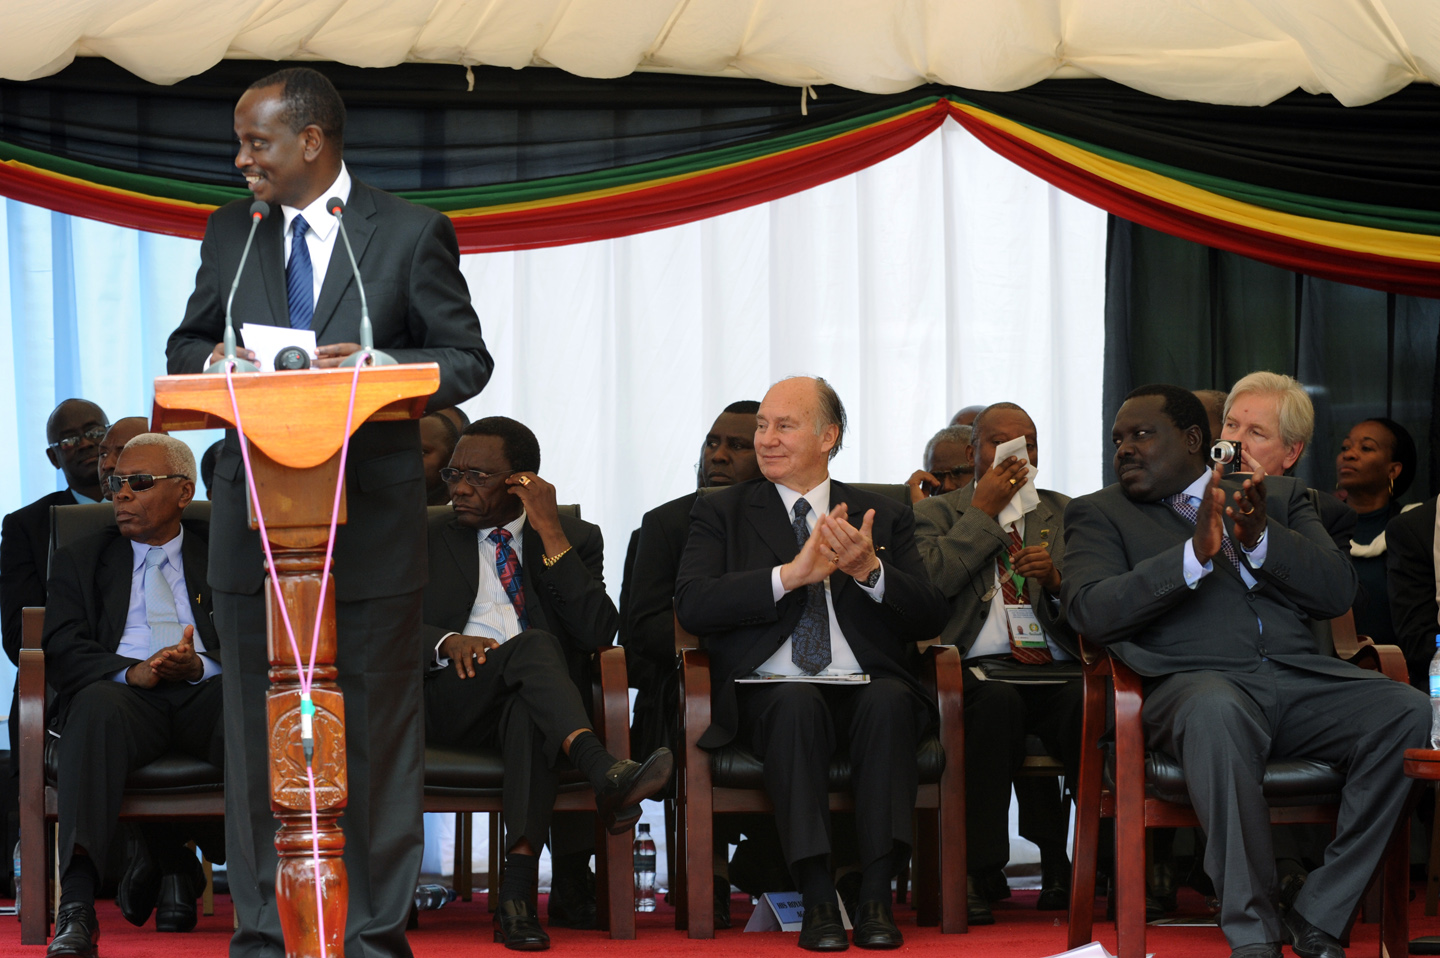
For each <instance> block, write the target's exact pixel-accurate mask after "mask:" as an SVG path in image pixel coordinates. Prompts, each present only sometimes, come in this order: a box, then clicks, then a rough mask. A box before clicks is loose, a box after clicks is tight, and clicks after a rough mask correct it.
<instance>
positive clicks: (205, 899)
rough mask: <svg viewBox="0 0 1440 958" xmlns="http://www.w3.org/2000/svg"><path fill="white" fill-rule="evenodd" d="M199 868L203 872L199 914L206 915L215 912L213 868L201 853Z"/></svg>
mask: <svg viewBox="0 0 1440 958" xmlns="http://www.w3.org/2000/svg"><path fill="white" fill-rule="evenodd" d="M191 844H194V843H193V842H192V843H191ZM200 870H201V871H202V872H204V873H205V890H204V891H202V892H201V893H200V914H202V915H205V916H207V917H208V916H210V915H213V914H215V868H214V866H212V865H211V864H210V860H209V859H208V858H206V857H205V856H204V855H203V854H202V855H201V856H200Z"/></svg>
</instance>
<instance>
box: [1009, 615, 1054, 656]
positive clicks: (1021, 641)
mask: <svg viewBox="0 0 1440 958" xmlns="http://www.w3.org/2000/svg"><path fill="white" fill-rule="evenodd" d="M1005 624H1006V626H1007V627H1008V628H1009V629H1010V641H1011V642H1012V643H1014V644H1015V645H1017V646H1019V647H1020V648H1022V649H1043V648H1046V645H1045V630H1044V629H1042V628H1040V620H1039V619H1037V618H1036V617H1035V610H1034V609H1032V608H1030V606H1028V605H1007V606H1005Z"/></svg>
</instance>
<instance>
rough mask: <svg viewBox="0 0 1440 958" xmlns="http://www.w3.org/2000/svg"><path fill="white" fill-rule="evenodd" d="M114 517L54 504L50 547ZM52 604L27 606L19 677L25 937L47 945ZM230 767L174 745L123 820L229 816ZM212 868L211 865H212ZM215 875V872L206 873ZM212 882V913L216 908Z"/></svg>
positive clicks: (133, 782)
mask: <svg viewBox="0 0 1440 958" xmlns="http://www.w3.org/2000/svg"><path fill="white" fill-rule="evenodd" d="M185 518H186V519H194V520H200V521H203V522H207V523H208V522H209V521H210V503H209V502H206V501H201V500H197V501H195V502H192V503H190V505H189V506H187V507H186V509H185ZM114 524H115V510H114V507H113V506H111V505H110V504H109V503H97V504H95V505H77V506H54V507H52V508H51V510H50V552H51V553H52V554H53V553H54V551H55V550H56V549H57V548H60V547H61V546H64V545H66V544H68V543H70V542H74V541H75V540H77V539H80V538H82V537H83V536H86V535H90V534H93V533H95V532H98V531H100V530H101V529H102V528H104V527H105V526H107V525H114ZM44 626H45V610H44V609H43V608H28V609H25V610H24V611H23V613H22V635H21V645H20V677H19V682H18V690H17V695H18V697H19V708H18V709H17V714H18V716H19V722H20V732H19V746H20V865H21V869H20V884H21V909H20V942H21V944H25V945H43V944H45V940H46V938H47V937H48V936H49V934H50V918H51V913H50V909H49V908H47V907H46V887H47V882H46V881H45V877H46V873H47V871H49V869H47V868H46V867H45V866H46V862H45V858H46V854H45V849H46V825H47V824H48V823H50V822H54V821H56V817H57V813H56V801H57V795H56V791H55V769H56V765H55V759H56V756H55V753H56V749H55V743H56V741H57V739H56V738H55V737H54V736H52V735H49V734H47V732H46V718H45V707H46V704H47V703H46V686H45V653H44V652H43V651H42V649H41V644H40V640H41V636H42V634H43V632H44ZM224 783H225V777H224V770H223V769H221V768H218V767H217V766H214V765H211V764H210V763H209V762H204V761H201V760H199V759H196V758H193V757H191V756H189V755H186V754H184V753H183V752H170V753H169V754H166V755H164V756H162V757H160V758H159V759H156V760H155V761H154V762H151V763H150V764H149V765H146V766H144V767H143V768H140V769H137V770H136V771H135V772H134V773H133V774H132V775H131V776H130V778H129V780H128V781H127V783H126V786H125V797H124V799H123V800H122V802H121V805H120V818H121V820H122V821H125V820H130V821H136V820H161V821H171V820H174V819H178V818H223V817H224V815H225V791H224V789H225V784H224ZM207 871H208V869H207ZM207 877H208V876H207ZM211 894H212V893H211V892H210V890H209V883H208V882H207V898H206V914H212V913H213V911H214V906H213V901H212V900H211V898H210V896H211Z"/></svg>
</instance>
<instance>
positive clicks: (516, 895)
mask: <svg viewBox="0 0 1440 958" xmlns="http://www.w3.org/2000/svg"><path fill="white" fill-rule="evenodd" d="M539 884H540V856H539V855H521V854H519V853H518V852H510V853H509V854H508V855H506V856H505V877H504V878H503V879H501V881H500V900H501V901H525V902H528V901H530V900H531V899H533V898H534V897H535V889H536V887H537V886H538V885H539Z"/></svg>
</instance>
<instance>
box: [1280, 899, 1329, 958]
mask: <svg viewBox="0 0 1440 958" xmlns="http://www.w3.org/2000/svg"><path fill="white" fill-rule="evenodd" d="M1280 921H1281V923H1282V924H1283V925H1284V926H1285V933H1286V934H1287V935H1289V936H1290V947H1291V948H1294V949H1295V954H1297V955H1299V956H1300V958H1345V949H1344V948H1341V947H1340V942H1338V941H1336V940H1335V939H1334V938H1333V937H1332V936H1330V935H1329V934H1327V933H1325V932H1323V931H1321V930H1320V929H1319V928H1316V927H1315V926H1314V925H1312V924H1310V922H1308V921H1306V920H1305V916H1304V915H1302V914H1300V913H1299V912H1298V911H1296V910H1295V909H1294V908H1291V909H1290V910H1288V911H1287V912H1285V914H1284V915H1282V916H1281V917H1280Z"/></svg>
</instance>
